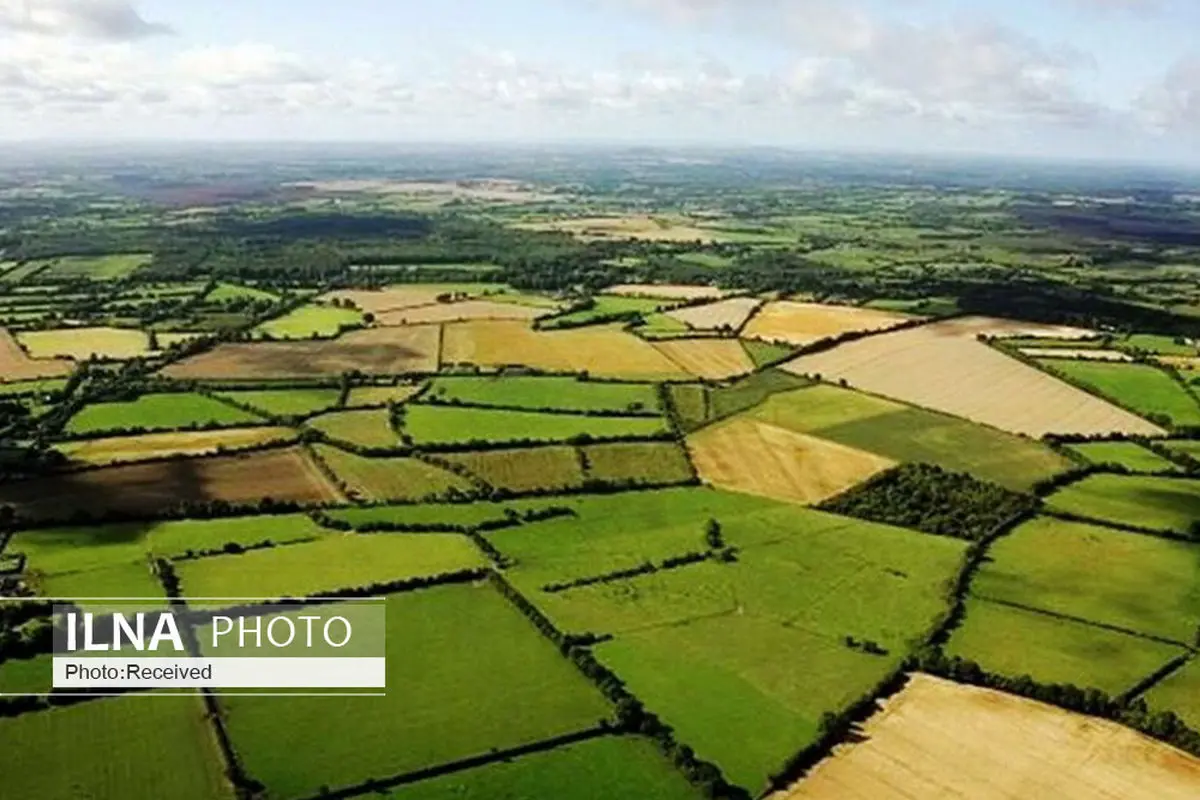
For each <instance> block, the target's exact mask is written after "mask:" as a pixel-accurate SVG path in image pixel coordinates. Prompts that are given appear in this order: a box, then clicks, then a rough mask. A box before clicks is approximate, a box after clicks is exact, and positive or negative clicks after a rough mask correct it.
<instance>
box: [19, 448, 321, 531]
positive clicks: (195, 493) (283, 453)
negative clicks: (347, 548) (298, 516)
mask: <svg viewBox="0 0 1200 800" xmlns="http://www.w3.org/2000/svg"><path fill="white" fill-rule="evenodd" d="M264 497H270V498H273V499H275V500H293V501H296V502H299V503H325V502H334V501H340V500H341V499H342V498H341V496H340V494H339V493H338V491H337V490H336V489H335V488H334V487H333V486H332V485H331V484H330V482H329V481H328V479H326V477H325V476H324V474H322V473H321V471H320V470H319V469H317V467H316V465H314V464H313V463H312V461H311V460H310V459H309V458H308V456H307V455H306V454H305V453H304V451H303V450H301V449H300V448H297V447H289V448H284V449H279V450H264V451H260V452H254V453H246V454H243V455H230V456H216V457H213V458H191V459H180V460H178V461H160V462H154V463H150V464H133V465H130V466H121V467H108V468H106V469H95V470H86V471H82V472H70V473H66V474H64V475H56V476H53V477H46V478H35V479H33V480H28V481H20V482H18V483H10V484H5V485H3V486H0V504H5V505H12V506H14V507H15V508H16V509H17V511H18V512H19V513H20V514H21V515H22V516H26V517H31V518H54V519H65V518H69V517H70V516H71V514H72V513H74V512H75V511H77V510H82V511H87V512H90V513H91V514H95V515H100V514H103V513H104V512H106V511H119V512H123V513H129V514H154V513H158V512H162V511H165V510H169V509H172V508H175V507H176V506H178V505H180V504H181V503H184V502H188V501H192V502H205V501H210V500H224V501H226V502H228V503H235V504H250V503H257V502H259V501H260V500H262V499H263V498H264Z"/></svg>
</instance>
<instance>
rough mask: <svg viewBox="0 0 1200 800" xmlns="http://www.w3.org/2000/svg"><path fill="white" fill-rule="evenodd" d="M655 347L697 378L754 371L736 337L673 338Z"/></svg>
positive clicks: (744, 373)
mask: <svg viewBox="0 0 1200 800" xmlns="http://www.w3.org/2000/svg"><path fill="white" fill-rule="evenodd" d="M654 346H655V347H656V348H657V349H658V352H660V353H662V354H663V355H665V356H666V357H667V358H669V359H671V360H672V361H674V362H675V363H676V364H678V365H679V366H680V367H682V368H683V369H685V370H687V371H688V372H690V373H691V374H693V375H695V376H696V377H698V378H709V379H712V380H723V379H726V378H734V377H737V376H740V375H746V374H748V373H750V372H753V371H754V362H753V361H751V360H750V356H749V354H748V353H747V352H746V350H745V348H743V347H742V345H741V343H740V342H739V341H737V340H736V339H673V340H671V341H666V342H658V343H656V344H655V345H654Z"/></svg>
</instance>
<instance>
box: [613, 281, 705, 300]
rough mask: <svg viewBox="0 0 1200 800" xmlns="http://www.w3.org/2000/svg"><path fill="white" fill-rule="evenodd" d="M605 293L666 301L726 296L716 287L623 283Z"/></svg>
mask: <svg viewBox="0 0 1200 800" xmlns="http://www.w3.org/2000/svg"><path fill="white" fill-rule="evenodd" d="M604 293H605V294H619V295H623V296H625V297H655V298H662V299H664V300H700V299H702V298H711V299H713V300H717V299H719V298H721V297H724V296H725V294H726V292H725V290H724V289H718V288H717V287H716V286H685V285H683V284H658V283H621V284H618V285H616V286H610V287H608V288H607V289H605V290H604Z"/></svg>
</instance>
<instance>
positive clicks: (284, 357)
mask: <svg viewBox="0 0 1200 800" xmlns="http://www.w3.org/2000/svg"><path fill="white" fill-rule="evenodd" d="M510 324H512V323H510ZM438 337H439V332H438V326H437V325H412V326H405V327H394V328H369V329H367V330H361V331H351V332H350V333H347V334H345V335H343V336H340V337H338V338H337V339H328V340H322V341H309V340H300V341H294V342H253V343H247V342H237V343H232V344H222V345H218V346H217V347H215V348H213V349H212V350H209V351H208V352H206V353H201V354H199V355H196V356H192V357H191V358H188V359H185V360H183V361H180V362H177V363H175V364H171V365H169V366H168V367H167V368H166V369H164V370H163V373H162V374H163V375H166V376H167V377H169V378H180V379H196V380H219V379H222V378H227V379H231V380H238V379H244V378H258V379H270V378H293V377H299V378H306V377H318V376H325V375H340V374H342V373H343V372H347V371H349V370H354V369H357V370H361V371H363V372H366V373H368V374H376V375H397V374H404V373H412V372H436V371H437V367H438Z"/></svg>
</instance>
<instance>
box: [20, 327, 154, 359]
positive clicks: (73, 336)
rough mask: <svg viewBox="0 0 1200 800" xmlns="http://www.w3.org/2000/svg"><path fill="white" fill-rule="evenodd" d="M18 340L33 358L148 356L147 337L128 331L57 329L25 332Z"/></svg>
mask: <svg viewBox="0 0 1200 800" xmlns="http://www.w3.org/2000/svg"><path fill="white" fill-rule="evenodd" d="M17 339H18V340H20V342H21V344H23V345H25V349H26V350H28V351H29V355H31V356H33V357H34V358H73V359H75V360H76V361H87V360H88V359H89V358H91V357H92V356H93V355H94V356H96V357H97V358H108V359H114V360H124V359H130V358H137V357H139V356H144V355H149V354H150V352H151V350H150V337H149V335H148V334H147V333H146V332H145V331H140V330H133V329H129V328H60V329H58V330H52V331H26V332H25V333H18V334H17Z"/></svg>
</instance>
